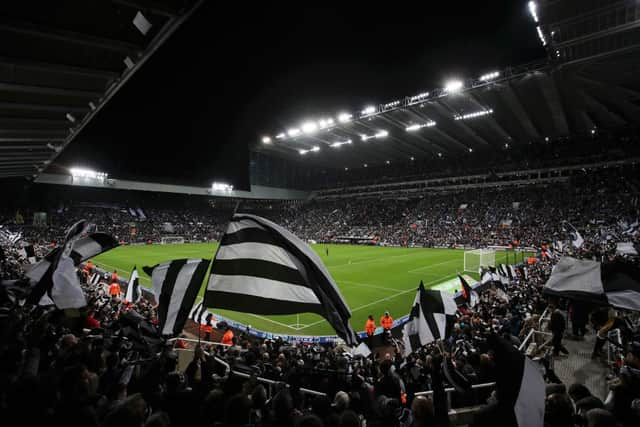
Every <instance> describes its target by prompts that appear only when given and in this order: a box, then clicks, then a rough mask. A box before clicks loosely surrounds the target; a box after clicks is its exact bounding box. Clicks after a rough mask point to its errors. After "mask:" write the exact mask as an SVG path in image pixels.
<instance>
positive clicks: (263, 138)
mask: <svg viewBox="0 0 640 427" xmlns="http://www.w3.org/2000/svg"><path fill="white" fill-rule="evenodd" d="M262 143H263V144H271V138H269V137H268V136H263V137H262Z"/></svg>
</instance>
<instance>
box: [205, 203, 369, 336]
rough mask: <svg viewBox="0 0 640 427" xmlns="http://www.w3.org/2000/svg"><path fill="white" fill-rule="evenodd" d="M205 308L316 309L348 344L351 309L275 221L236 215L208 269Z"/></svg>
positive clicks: (311, 255) (303, 247)
mask: <svg viewBox="0 0 640 427" xmlns="http://www.w3.org/2000/svg"><path fill="white" fill-rule="evenodd" d="M204 305H205V307H212V308H213V307H215V308H223V309H228V310H236V311H242V312H249V313H254V314H297V313H304V312H310V313H317V314H319V315H321V316H323V317H324V318H325V319H327V321H328V322H329V324H330V325H331V326H332V327H333V328H334V329H335V330H336V333H337V335H338V336H339V337H341V338H342V339H344V340H345V342H346V343H347V344H349V345H356V344H357V341H356V335H355V332H354V331H353V329H352V328H351V325H350V324H349V318H350V317H351V311H350V309H349V306H348V305H347V303H346V301H345V300H344V298H343V297H342V295H341V294H340V291H339V290H338V287H337V286H336V284H335V282H334V281H333V278H332V277H331V275H330V274H329V272H328V271H327V269H326V268H325V266H324V264H323V263H322V261H321V260H320V257H319V256H318V255H317V254H316V253H315V252H314V251H313V250H312V249H311V248H310V247H309V246H308V245H307V244H306V243H304V242H303V241H302V240H300V239H299V238H297V237H296V236H294V235H293V234H292V233H290V232H289V231H287V230H285V229H284V228H282V227H280V226H279V225H277V224H275V223H273V222H271V221H269V220H267V219H264V218H261V217H259V216H255V215H248V214H236V215H234V217H233V219H232V220H231V222H230V223H229V227H228V229H227V232H226V233H225V235H224V236H223V237H222V240H221V242H220V248H219V250H218V253H217V254H216V257H215V259H214V261H213V264H212V267H211V275H210V276H209V283H208V286H207V292H206V294H205V301H204Z"/></svg>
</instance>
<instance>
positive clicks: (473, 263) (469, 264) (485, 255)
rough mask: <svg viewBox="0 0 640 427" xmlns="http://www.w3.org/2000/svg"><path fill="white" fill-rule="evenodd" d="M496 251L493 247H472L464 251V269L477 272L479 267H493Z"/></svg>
mask: <svg viewBox="0 0 640 427" xmlns="http://www.w3.org/2000/svg"><path fill="white" fill-rule="evenodd" d="M495 266H496V251H495V250H494V249H474V250H472V251H465V252H464V271H471V272H474V273H477V272H478V270H479V269H480V267H495Z"/></svg>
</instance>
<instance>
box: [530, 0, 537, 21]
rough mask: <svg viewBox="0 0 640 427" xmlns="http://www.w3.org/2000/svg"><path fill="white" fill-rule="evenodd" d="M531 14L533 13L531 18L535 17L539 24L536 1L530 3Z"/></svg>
mask: <svg viewBox="0 0 640 427" xmlns="http://www.w3.org/2000/svg"><path fill="white" fill-rule="evenodd" d="M529 12H530V13H531V16H532V17H533V20H534V21H535V22H539V19H538V5H537V4H536V2H535V1H530V2H529Z"/></svg>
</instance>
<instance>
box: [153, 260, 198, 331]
mask: <svg viewBox="0 0 640 427" xmlns="http://www.w3.org/2000/svg"><path fill="white" fill-rule="evenodd" d="M207 268H209V260H206V259H177V260H174V261H169V262H165V263H163V264H158V265H156V266H154V267H143V268H142V269H143V270H144V272H145V273H147V274H148V275H149V276H151V283H152V284H153V290H154V293H155V297H156V301H158V322H159V326H160V331H161V333H162V335H178V334H180V333H181V332H182V329H183V328H184V324H185V322H186V320H187V318H188V317H189V313H190V312H191V309H192V308H193V304H194V303H195V301H196V297H197V296H198V292H199V291H200V288H201V286H202V282H203V280H204V278H205V275H206V273H207Z"/></svg>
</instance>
